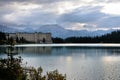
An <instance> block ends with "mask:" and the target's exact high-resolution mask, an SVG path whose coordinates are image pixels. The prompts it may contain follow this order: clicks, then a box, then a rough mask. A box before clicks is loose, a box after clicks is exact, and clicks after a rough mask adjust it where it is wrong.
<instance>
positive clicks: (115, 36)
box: [52, 30, 120, 43]
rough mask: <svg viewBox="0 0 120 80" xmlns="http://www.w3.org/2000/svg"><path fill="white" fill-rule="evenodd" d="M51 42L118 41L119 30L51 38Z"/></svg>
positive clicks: (119, 40) (119, 41)
mask: <svg viewBox="0 0 120 80" xmlns="http://www.w3.org/2000/svg"><path fill="white" fill-rule="evenodd" d="M52 40H53V43H120V30H118V31H113V32H111V33H108V34H105V35H102V36H94V37H68V38H65V39H62V38H59V37H56V38H52Z"/></svg>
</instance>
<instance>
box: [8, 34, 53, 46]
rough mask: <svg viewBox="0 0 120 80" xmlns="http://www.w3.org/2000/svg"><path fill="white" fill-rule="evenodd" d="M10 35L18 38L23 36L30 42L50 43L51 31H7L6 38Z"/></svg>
mask: <svg viewBox="0 0 120 80" xmlns="http://www.w3.org/2000/svg"><path fill="white" fill-rule="evenodd" d="M11 37H12V38H13V39H18V40H20V39H21V38H24V39H25V40H26V41H29V42H32V43H48V44H49V43H52V37H51V33H37V32H36V33H22V32H21V33H8V34H7V38H11Z"/></svg>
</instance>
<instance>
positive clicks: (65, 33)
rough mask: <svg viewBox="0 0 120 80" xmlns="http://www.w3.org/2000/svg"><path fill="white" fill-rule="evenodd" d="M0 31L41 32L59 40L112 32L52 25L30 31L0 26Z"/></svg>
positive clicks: (30, 29) (28, 28)
mask: <svg viewBox="0 0 120 80" xmlns="http://www.w3.org/2000/svg"><path fill="white" fill-rule="evenodd" d="M0 31H4V32H9V33H14V32H30V33H33V32H43V33H52V37H60V38H67V37H71V36H76V37H79V36H82V37H84V36H91V37H93V36H101V35H104V34H107V33H110V32H112V31H113V30H107V31H105V30H97V31H87V30H77V31H75V30H67V29H64V28H63V27H61V26H59V25H57V24H53V25H41V26H39V27H38V28H36V29H32V27H26V28H24V29H15V28H13V27H7V26H3V25H0Z"/></svg>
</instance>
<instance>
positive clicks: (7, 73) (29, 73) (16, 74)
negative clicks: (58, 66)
mask: <svg viewBox="0 0 120 80" xmlns="http://www.w3.org/2000/svg"><path fill="white" fill-rule="evenodd" d="M5 53H6V54H7V58H4V59H3V58H1V59H0V80H66V75H63V74H60V73H59V72H58V71H57V70H54V71H51V72H47V73H46V75H42V72H43V69H42V68H41V67H39V68H38V69H35V68H34V67H30V68H28V67H22V66H21V65H22V58H21V57H17V58H16V57H14V54H17V53H15V52H14V47H13V46H10V47H8V48H7V51H6V52H5Z"/></svg>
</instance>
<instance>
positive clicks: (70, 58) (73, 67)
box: [0, 46, 120, 80]
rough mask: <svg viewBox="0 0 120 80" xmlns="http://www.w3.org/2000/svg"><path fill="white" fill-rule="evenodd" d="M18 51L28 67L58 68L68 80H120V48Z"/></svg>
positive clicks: (43, 48) (26, 48)
mask: <svg viewBox="0 0 120 80" xmlns="http://www.w3.org/2000/svg"><path fill="white" fill-rule="evenodd" d="M5 49H7V48H5ZM0 51H1V54H0V56H2V55H3V53H4V50H3V49H1V48H0ZM15 52H18V54H17V55H20V56H22V58H23V61H24V62H26V61H27V62H28V66H34V67H39V66H42V67H43V69H44V70H45V72H46V71H51V70H55V69H58V70H59V71H60V72H61V73H63V74H64V73H66V74H67V79H68V80H73V79H75V80H80V79H81V80H113V79H114V80H119V79H120V68H119V67H120V48H114V47H112V48H111V47H109V48H107V47H104V48H102V47H99V48H96V47H91V48H90V47H75V46H74V47H16V48H15Z"/></svg>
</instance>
